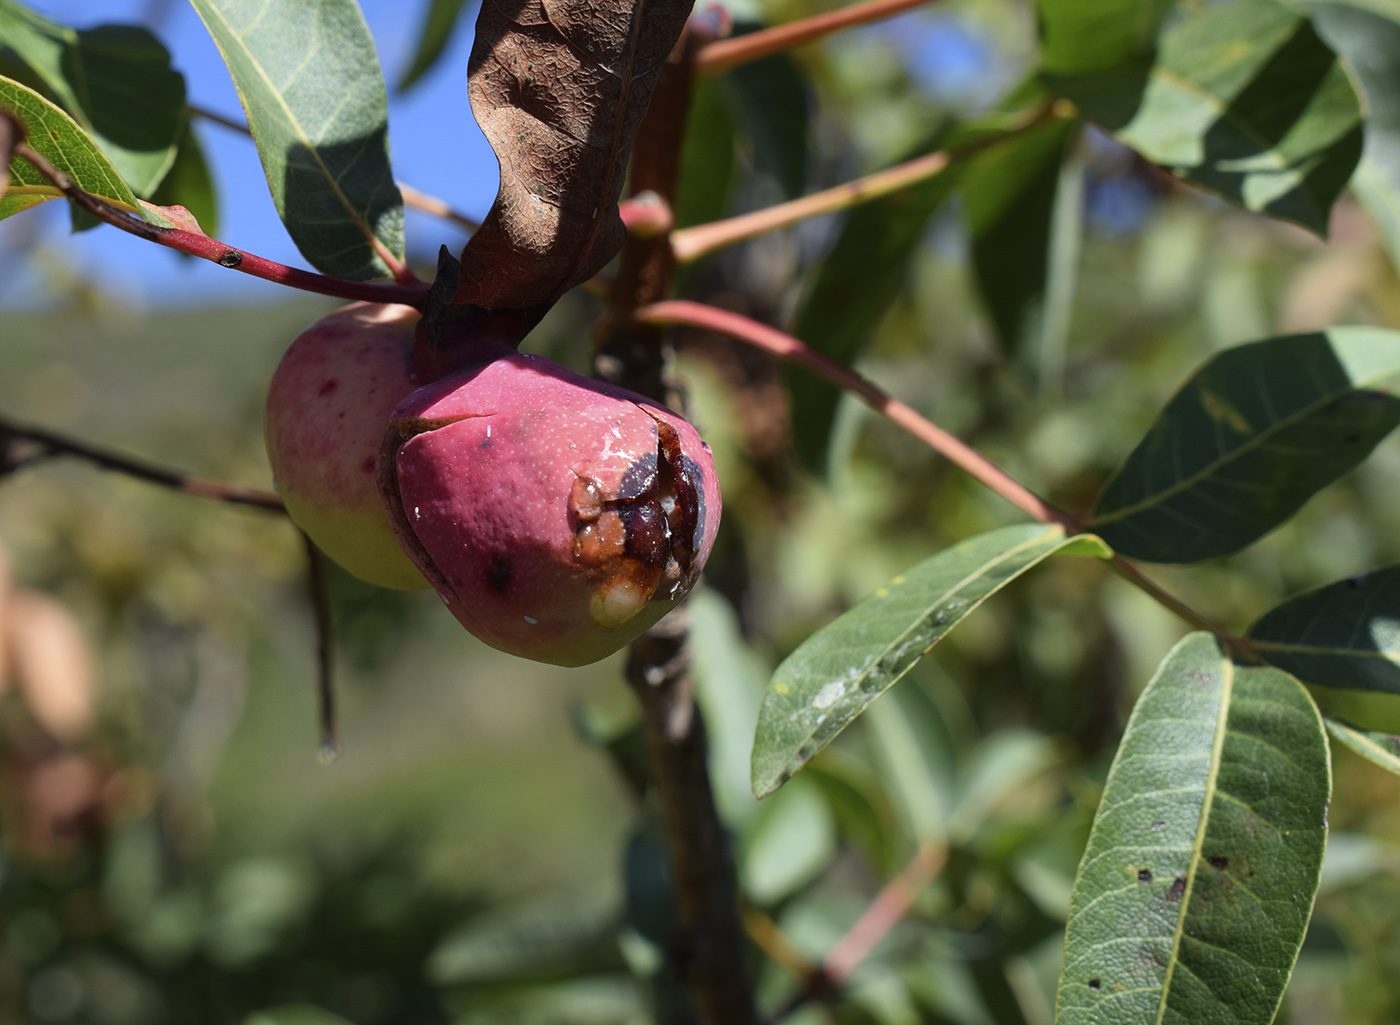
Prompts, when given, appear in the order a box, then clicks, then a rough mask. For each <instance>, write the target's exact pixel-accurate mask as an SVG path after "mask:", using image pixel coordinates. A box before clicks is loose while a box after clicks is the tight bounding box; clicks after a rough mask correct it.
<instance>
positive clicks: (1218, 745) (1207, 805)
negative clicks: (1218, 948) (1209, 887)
mask: <svg viewBox="0 0 1400 1025" xmlns="http://www.w3.org/2000/svg"><path fill="white" fill-rule="evenodd" d="M1221 661H1222V663H1223V665H1222V669H1223V679H1222V681H1221V685H1220V708H1219V710H1218V711H1217V712H1216V715H1215V737H1214V739H1213V740H1212V742H1211V751H1210V770H1209V772H1208V773H1207V775H1206V784H1205V787H1204V793H1203V796H1202V800H1201V820H1200V822H1199V823H1197V825H1196V838H1195V840H1194V841H1193V842H1192V845H1191V864H1190V866H1189V867H1188V868H1187V870H1186V887H1185V889H1184V890H1183V891H1182V893H1181V911H1180V913H1179V914H1178V916H1177V920H1176V929H1175V931H1174V932H1173V933H1172V947H1171V957H1170V958H1169V959H1168V961H1167V973H1166V975H1165V976H1163V978H1162V997H1161V1000H1160V1001H1159V1002H1158V1004H1157V1017H1156V1018H1155V1019H1154V1025H1162V1022H1163V1020H1164V1019H1165V1017H1166V1013H1167V1005H1168V1003H1169V1002H1170V1000H1171V990H1172V976H1173V975H1174V974H1175V973H1176V966H1177V965H1178V964H1179V963H1180V961H1181V940H1182V937H1183V936H1184V935H1185V933H1186V919H1187V918H1188V917H1189V916H1190V914H1191V894H1192V893H1193V891H1194V890H1195V887H1196V874H1197V872H1198V871H1199V869H1200V867H1201V861H1202V860H1203V859H1202V857H1201V852H1202V851H1203V850H1204V849H1205V842H1206V830H1207V828H1208V827H1209V826H1210V815H1211V811H1212V809H1213V806H1214V804H1215V794H1216V790H1217V789H1218V781H1219V776H1220V762H1221V758H1222V756H1223V753H1224V750H1225V736H1226V725H1227V723H1228V721H1229V717H1230V695H1231V692H1232V691H1233V690H1234V686H1235V664H1234V662H1232V661H1231V660H1230V659H1222V660H1221Z"/></svg>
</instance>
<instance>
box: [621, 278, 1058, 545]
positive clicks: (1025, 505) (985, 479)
mask: <svg viewBox="0 0 1400 1025" xmlns="http://www.w3.org/2000/svg"><path fill="white" fill-rule="evenodd" d="M636 319H637V320H639V321H641V322H643V323H648V324H685V325H689V326H690V327H699V328H704V329H706V330H709V331H718V332H720V333H722V334H727V335H729V336H731V337H733V338H737V339H739V340H740V341H741V342H747V343H748V344H750V345H752V346H754V347H756V348H759V349H762V350H763V351H764V352H769V353H772V354H773V355H774V356H777V357H779V358H780V359H785V360H788V361H790V362H793V363H797V364H800V365H802V366H805V367H807V368H808V369H809V370H813V371H815V372H816V373H818V374H820V375H821V376H822V377H825V378H826V379H827V380H828V381H830V382H832V383H833V384H835V385H836V386H837V387H839V388H843V389H845V390H846V391H850V392H854V393H855V394H856V395H859V396H860V397H861V398H862V399H864V400H865V402H866V403H867V404H868V405H869V406H870V407H871V408H872V409H874V410H875V411H876V412H877V413H880V414H881V415H882V416H884V417H886V418H887V419H889V420H891V421H892V422H894V423H896V424H898V425H899V426H900V427H902V428H904V429H905V430H906V431H908V432H909V433H910V434H912V435H914V437H916V438H918V439H919V440H920V441H922V442H924V443H925V444H926V445H928V446H929V447H930V448H932V449H933V450H934V451H936V452H938V453H939V454H940V455H942V456H943V457H944V458H946V459H948V460H949V461H950V462H952V463H954V464H955V465H957V466H960V467H961V468H962V469H964V470H966V471H967V472H968V473H970V474H971V475H972V476H973V477H975V478H976V479H977V480H979V481H981V482H982V483H983V484H985V485H986V486H987V487H989V488H991V489H992V490H993V491H995V492H996V493H997V494H998V495H1000V496H1001V497H1002V498H1004V499H1006V500H1007V501H1008V502H1010V503H1011V504H1012V505H1014V506H1016V507H1017V508H1018V509H1020V510H1022V511H1023V512H1025V513H1026V514H1027V515H1028V516H1030V517H1031V518H1032V519H1035V520H1038V521H1040V522H1041V523H1059V524H1062V525H1064V527H1065V528H1066V530H1069V531H1070V532H1071V533H1073V532H1075V531H1076V530H1077V529H1078V526H1079V524H1078V521H1077V520H1076V519H1075V517H1073V516H1071V515H1070V514H1069V513H1066V512H1063V511H1062V510H1059V509H1056V508H1055V507H1054V506H1052V505H1050V504H1048V503H1047V502H1045V501H1044V500H1043V499H1041V498H1040V497H1039V496H1037V495H1036V494H1035V493H1033V492H1032V491H1030V490H1029V489H1028V488H1026V487H1025V486H1024V485H1022V484H1020V483H1018V482H1017V481H1015V480H1013V479H1012V478H1011V476H1010V475H1009V474H1007V473H1006V472H1005V471H1004V470H1002V469H1001V468H1000V467H999V466H997V465H996V464H994V463H992V462H991V461H990V460H988V459H987V457H986V456H984V455H982V454H981V453H980V452H978V451H976V450H975V449H973V448H972V447H971V446H969V445H967V444H966V443H964V442H963V441H961V440H959V439H958V438H956V437H954V436H953V435H951V434H949V433H948V432H947V431H945V430H943V428H941V427H939V426H938V425H937V424H934V423H932V422H931V421H929V420H927V419H925V418H924V417H923V416H920V415H919V414H918V413H917V412H915V411H914V410H913V409H911V408H909V407H908V406H906V405H905V404H904V403H902V402H900V401H899V400H898V399H895V398H893V397H891V396H890V395H889V394H887V393H886V392H885V391H884V390H882V389H881V388H879V387H878V386H877V385H875V384H874V383H872V382H871V381H869V380H867V379H866V378H865V377H862V376H861V375H860V374H858V373H856V372H855V371H854V370H852V369H850V368H849V367H845V366H842V365H841V364H840V363H837V362H836V361H835V360H832V359H830V358H828V357H826V356H824V355H822V354H821V353H819V352H817V351H816V350H815V349H813V348H811V347H810V346H808V345H807V344H806V343H805V342H802V341H800V340H799V339H796V338H794V337H793V336H792V335H789V334H784V333H783V332H782V331H779V330H777V329H776V328H772V327H769V326H768V325H766V324H760V323H758V322H757V321H754V320H750V319H749V318H748V317H743V316H740V315H739V314H737V313H730V312H729V311H727V310H720V309H716V308H715V307H713V306H706V305H704V304H702V303H697V302H690V301H689V300H685V299H672V300H668V301H665V302H659V303H653V304H651V305H650V306H644V307H642V308H641V309H639V310H637V312H636Z"/></svg>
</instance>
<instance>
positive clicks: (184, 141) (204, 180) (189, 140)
mask: <svg viewBox="0 0 1400 1025" xmlns="http://www.w3.org/2000/svg"><path fill="white" fill-rule="evenodd" d="M151 202H152V203H155V204H156V205H157V206H182V207H184V208H185V209H186V210H188V211H189V212H190V213H191V214H193V215H194V219H195V220H196V221H198V222H199V227H200V230H201V231H203V232H204V233H205V234H206V235H218V233H219V195H218V192H217V190H216V189H215V187H214V179H213V176H211V175H210V173H209V164H208V162H207V161H206V160H205V159H204V147H202V146H201V145H200V144H199V136H198V135H196V134H195V131H194V127H193V126H192V125H190V123H189V122H188V121H186V122H185V125H184V127H183V129H182V130H181V132H180V142H179V147H178V149H176V151H175V163H173V164H171V165H170V171H169V172H168V173H167V174H166V176H165V178H164V180H162V181H161V183H160V188H158V189H156V191H155V195H153V196H151Z"/></svg>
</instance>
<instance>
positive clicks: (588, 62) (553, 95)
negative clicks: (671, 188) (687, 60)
mask: <svg viewBox="0 0 1400 1025" xmlns="http://www.w3.org/2000/svg"><path fill="white" fill-rule="evenodd" d="M689 13H690V2H689V0H483V2H482V5H481V13H480V15H479V16H478V18H477V27H476V41H475V43H474V44H473V45H472V54H471V60H470V62H469V64H468V81H469V92H470V95H471V104H472V111H473V113H474V114H475V115H476V120H477V123H478V124H479V125H480V126H481V130H482V131H483V132H484V133H485V135H486V138H487V139H488V140H489V141H490V143H491V147H492V149H494V150H495V152H496V158H497V160H498V161H499V162H500V165H501V187H500V191H499V192H498V193H497V195H496V202H495V204H494V205H493V206H492V207H491V211H490V213H488V214H487V216H486V220H485V221H484V222H483V223H482V226H481V228H480V229H479V230H478V231H477V233H476V234H475V235H473V236H472V238H471V241H470V242H468V243H467V245H466V248H465V249H464V250H463V251H462V269H461V278H460V283H459V285H458V289H457V295H456V301H457V302H459V303H471V304H474V305H476V306H481V307H485V308H487V309H491V310H518V311H528V312H527V313H526V315H525V316H524V317H523V318H522V319H524V320H525V321H526V322H533V321H534V320H537V319H538V318H539V317H540V316H542V315H543V314H544V312H545V311H546V310H548V308H549V307H550V306H551V305H553V303H554V301H555V300H556V299H558V298H559V296H560V295H562V294H563V293H564V292H565V291H567V290H568V289H569V288H572V287H573V286H574V285H577V284H579V283H580V282H583V281H586V280H587V279H589V278H591V277H592V276H593V275H594V274H596V273H597V272H598V271H599V270H601V269H602V268H603V266H604V265H605V264H606V263H607V262H608V261H609V260H610V259H612V257H613V256H614V255H615V254H616V253H617V252H618V250H619V249H621V248H622V243H623V240H624V238H625V236H626V231H625V229H624V228H623V225H622V220H621V218H620V217H619V216H618V212H617V200H618V196H619V195H620V194H621V191H622V185H623V179H624V178H625V176H626V167H627V158H628V155H629V154H630V152H631V149H632V139H633V137H634V136H635V135H636V132H637V128H638V126H639V125H640V124H641V122H642V117H643V115H644V114H645V113H646V109H647V105H648V103H649V102H650V100H651V93H652V89H653V88H655V86H656V80H657V76H658V75H659V74H660V73H661V67H662V65H663V64H664V63H665V61H666V58H667V56H668V55H669V54H670V52H671V50H672V49H673V47H674V46H675V44H676V40H677V39H679V38H680V34H681V30H682V28H684V26H685V19H686V17H687V16H688V15H689Z"/></svg>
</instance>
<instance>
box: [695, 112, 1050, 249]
mask: <svg viewBox="0 0 1400 1025" xmlns="http://www.w3.org/2000/svg"><path fill="white" fill-rule="evenodd" d="M1058 116H1071V115H1070V114H1069V113H1068V112H1066V111H1061V110H1060V109H1059V108H1058V105H1057V104H1055V103H1044V104H1041V105H1040V106H1038V107H1035V108H1034V109H1032V110H1031V111H1030V112H1029V113H1027V114H1026V115H1025V116H1024V117H1022V118H1020V119H1019V123H1016V124H1013V125H1012V126H1011V127H1009V128H1007V129H1006V130H1005V131H1000V132H995V133H993V134H990V135H986V136H984V137H983V138H980V139H975V140H973V141H972V142H969V143H967V144H965V145H963V146H958V147H955V148H953V149H948V150H939V151H938V152H937V153H928V154H925V155H924V156H921V157H915V158H914V159H913V160H909V161H906V162H905V163H903V164H898V165H896V166H895V167H889V168H886V169H885V170H883V171H876V172H874V173H873V174H868V175H866V176H865V177H863V178H857V179H856V180H855V181H849V182H845V183H844V184H841V185H836V186H833V187H832V188H829V189H824V190H822V191H821V192H814V193H812V194H811V195H809V196H802V197H800V198H798V199H793V200H790V201H788V202H786V203H778V204H776V205H774V206H769V207H764V208H763V209H762V210H755V211H753V212H752V213H747V214H740V215H739V216H738V217H729V218H726V219H725V220H722V221H714V222H712V223H710V224H700V225H697V226H695V227H693V228H683V229H681V230H680V231H677V232H673V233H672V234H671V250H672V252H673V253H674V254H675V258H676V260H677V262H679V263H688V262H689V261H691V260H694V259H697V258H698V257H701V256H704V255H705V254H706V253H709V252H713V251H714V250H716V249H719V248H721V247H723V246H728V245H733V244H734V243H735V242H742V241H743V240H744V239H748V238H753V237H754V236H756V235H762V234H764V233H765V232H769V231H774V230H776V229H778V228H783V227H787V226H788V225H790V224H796V223H797V222H798V221H803V220H806V219H807V218H809V217H817V216H819V215H821V214H829V213H835V212H836V211H838V210H845V209H848V208H850V207H853V206H856V205H858V204H860V203H868V202H870V201H871V200H874V199H879V198H880V197H881V196H887V195H889V194H890V193H891V192H897V191H899V190H900V189H904V188H908V187H909V186H910V185H914V184H916V183H918V182H921V181H924V180H925V179H928V178H932V177H933V176H934V175H937V174H941V173H942V172H943V171H944V170H946V169H947V168H948V167H949V165H951V164H954V163H957V162H959V161H962V160H966V159H967V158H968V157H971V156H973V155H974V154H976V153H980V152H982V151H983V150H985V149H988V148H990V147H992V146H996V145H998V144H1000V143H1003V142H1005V141H1007V140H1008V139H1013V138H1015V137H1016V136H1018V135H1022V134H1024V133H1026V132H1028V131H1030V130H1032V129H1034V128H1037V127H1039V126H1040V125H1042V124H1044V123H1045V122H1046V121H1048V120H1050V119H1051V118H1052V117H1058Z"/></svg>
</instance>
